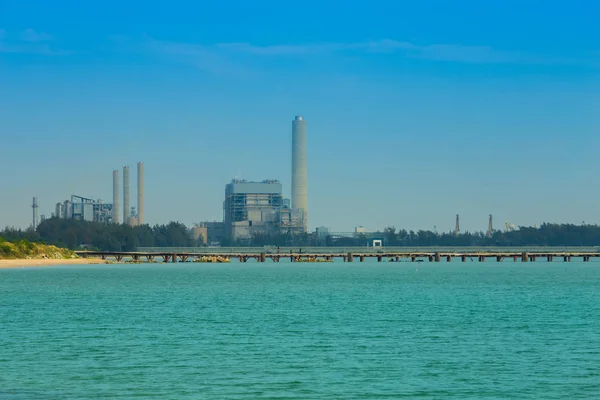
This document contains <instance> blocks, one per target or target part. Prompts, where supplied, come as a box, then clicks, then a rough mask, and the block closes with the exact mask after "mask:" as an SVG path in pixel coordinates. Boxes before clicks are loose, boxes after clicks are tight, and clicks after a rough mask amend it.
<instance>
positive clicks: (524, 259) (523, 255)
mask: <svg viewBox="0 0 600 400" xmlns="http://www.w3.org/2000/svg"><path fill="white" fill-rule="evenodd" d="M521 261H522V262H528V261H529V254H527V252H526V251H524V252H523V253H521Z"/></svg>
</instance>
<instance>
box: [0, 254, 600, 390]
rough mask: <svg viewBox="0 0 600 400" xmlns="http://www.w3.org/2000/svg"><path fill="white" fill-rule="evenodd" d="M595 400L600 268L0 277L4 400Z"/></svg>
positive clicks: (155, 271)
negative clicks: (401, 399) (415, 399)
mask: <svg viewBox="0 0 600 400" xmlns="http://www.w3.org/2000/svg"><path fill="white" fill-rule="evenodd" d="M98 398H106V399H133V398H136V399H146V398H147V399H384V398H385V399H397V398H409V399H410V398H418V399H509V398H515V399H516V398H518V399H598V398H600V263H596V262H590V263H585V264H584V263H578V262H571V263H563V262H554V263H545V262H536V263H512V262H505V263H502V264H497V263H495V262H489V263H488V262H486V263H465V264H463V263H460V262H453V263H450V264H447V263H444V262H442V263H439V264H438V263H419V264H413V263H379V264H378V263H377V262H371V261H370V262H365V263H358V262H355V263H352V264H349V263H346V264H344V263H341V262H339V263H332V264H325V263H323V264H307V263H303V264H290V263H283V262H282V263H280V264H274V263H265V264H258V263H250V262H249V263H246V264H238V263H231V264H216V265H211V264H190V263H188V264H176V265H174V264H168V265H163V264H154V265H98V266H69V267H49V268H24V269H5V270H0V399H98Z"/></svg>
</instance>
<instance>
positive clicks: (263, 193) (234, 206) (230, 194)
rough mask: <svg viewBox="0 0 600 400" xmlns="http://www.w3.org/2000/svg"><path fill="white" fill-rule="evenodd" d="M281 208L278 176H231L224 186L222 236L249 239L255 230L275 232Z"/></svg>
mask: <svg viewBox="0 0 600 400" xmlns="http://www.w3.org/2000/svg"><path fill="white" fill-rule="evenodd" d="M282 208H283V194H282V187H281V183H280V182H279V181H278V180H264V181H262V182H249V181H246V180H239V179H234V180H232V181H231V183H229V184H227V185H226V186H225V202H224V204H223V212H224V216H223V220H224V222H225V237H226V238H228V239H229V240H231V241H234V242H235V241H244V240H249V239H251V238H252V236H253V235H254V234H257V233H258V234H273V233H278V232H279V227H280V213H281V210H282Z"/></svg>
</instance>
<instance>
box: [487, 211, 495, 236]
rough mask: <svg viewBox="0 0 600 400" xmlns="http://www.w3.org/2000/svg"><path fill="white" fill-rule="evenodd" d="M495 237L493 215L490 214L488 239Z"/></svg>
mask: <svg viewBox="0 0 600 400" xmlns="http://www.w3.org/2000/svg"><path fill="white" fill-rule="evenodd" d="M493 235H494V228H493V225H492V214H490V222H489V223H488V230H487V237H489V238H491V237H492V236H493Z"/></svg>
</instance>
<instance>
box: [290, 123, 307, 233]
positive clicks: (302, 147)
mask: <svg viewBox="0 0 600 400" xmlns="http://www.w3.org/2000/svg"><path fill="white" fill-rule="evenodd" d="M292 208H295V209H299V210H302V211H303V212H304V231H305V232H307V231H308V171H307V168H306V121H305V120H304V118H303V117H302V116H300V115H298V116H296V118H295V119H294V120H293V121H292Z"/></svg>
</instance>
